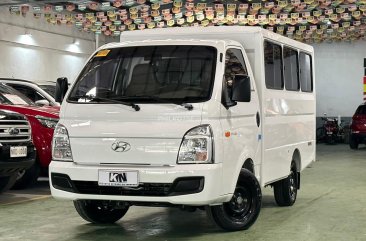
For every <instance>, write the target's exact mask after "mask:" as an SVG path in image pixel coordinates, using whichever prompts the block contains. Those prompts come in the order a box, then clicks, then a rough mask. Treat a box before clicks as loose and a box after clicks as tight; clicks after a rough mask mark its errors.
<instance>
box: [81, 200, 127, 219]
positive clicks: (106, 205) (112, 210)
mask: <svg viewBox="0 0 366 241" xmlns="http://www.w3.org/2000/svg"><path fill="white" fill-rule="evenodd" d="M74 206H75V209H76V211H77V212H78V214H79V215H80V216H81V217H82V218H83V219H85V220H86V221H88V222H91V223H95V224H107V223H115V222H117V221H118V220H120V219H121V218H122V217H123V216H124V215H125V214H126V213H127V211H128V208H129V206H128V205H117V202H115V201H99V200H77V201H74Z"/></svg>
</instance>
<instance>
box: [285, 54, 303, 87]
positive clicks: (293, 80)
mask: <svg viewBox="0 0 366 241" xmlns="http://www.w3.org/2000/svg"><path fill="white" fill-rule="evenodd" d="M283 64H284V67H283V68H284V77H285V88H286V90H299V89H300V84H299V74H298V53H297V51H296V50H294V49H291V48H288V47H283Z"/></svg>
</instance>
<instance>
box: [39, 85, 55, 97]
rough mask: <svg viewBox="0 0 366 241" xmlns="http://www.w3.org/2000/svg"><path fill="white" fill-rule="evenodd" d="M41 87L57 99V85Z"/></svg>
mask: <svg viewBox="0 0 366 241" xmlns="http://www.w3.org/2000/svg"><path fill="white" fill-rule="evenodd" d="M39 87H41V88H42V89H43V90H44V91H46V92H47V94H49V95H50V96H52V97H53V98H55V93H56V84H54V85H40V86H39Z"/></svg>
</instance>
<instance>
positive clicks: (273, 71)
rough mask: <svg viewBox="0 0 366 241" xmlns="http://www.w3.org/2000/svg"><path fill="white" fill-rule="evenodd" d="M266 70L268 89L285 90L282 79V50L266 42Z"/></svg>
mask: <svg viewBox="0 0 366 241" xmlns="http://www.w3.org/2000/svg"><path fill="white" fill-rule="evenodd" d="M264 69H265V75H266V77H265V78H266V87H267V88H268V89H283V78H282V71H283V70H282V49H281V46H280V45H277V44H274V43H271V42H268V41H265V42H264Z"/></svg>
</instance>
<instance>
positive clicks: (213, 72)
mask: <svg viewBox="0 0 366 241" xmlns="http://www.w3.org/2000/svg"><path fill="white" fill-rule="evenodd" d="M165 46H176V47H183V46H184V47H206V48H212V49H213V50H214V51H213V52H212V58H210V59H211V61H212V63H211V65H212V68H209V69H210V72H211V79H210V82H209V83H208V86H209V90H208V91H207V95H205V96H185V97H184V98H170V97H169V98H164V97H159V99H160V100H161V101H159V100H158V99H156V98H155V99H154V98H152V99H148V98H145V97H144V96H130V98H128V96H124V95H121V96H120V97H121V99H123V100H124V101H126V102H129V101H133V102H134V103H136V104H170V103H171V104H175V103H181V104H184V103H202V102H206V101H208V100H210V99H211V98H212V94H213V89H214V83H215V78H216V69H217V68H216V67H217V65H218V62H219V60H218V55H219V54H218V51H219V50H218V48H217V47H216V46H213V45H197V44H190V45H144V46H121V47H112V48H110V50H115V49H122V48H138V47H165ZM98 53H99V52H97V53H96V54H95V55H94V56H93V57H91V58H90V60H89V61H88V62H87V64H86V65H85V66H84V68H83V70H82V71H81V72H80V74H79V76H78V78H77V79H76V81H75V83H74V84H73V85H72V87H71V88H72V89H71V90H70V93H69V94H68V96H67V99H66V102H68V103H74V104H115V103H111V102H107V101H98V102H96V101H89V102H84V101H80V99H74V98H73V97H74V96H77V95H75V94H74V96H72V95H73V92H74V90H75V88H76V86H77V84H78V82H79V81H81V80H82V78H83V76H85V75H86V74H87V72H88V65H89V64H90V63H91V62H92V61H93V59H95V58H96V55H97V54H98ZM89 71H90V70H89ZM113 78H116V76H114V77H113ZM116 97H117V98H116ZM123 97H127V98H123ZM139 97H143V98H139ZM111 99H119V98H118V96H113V97H111ZM168 101H171V102H168Z"/></svg>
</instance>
